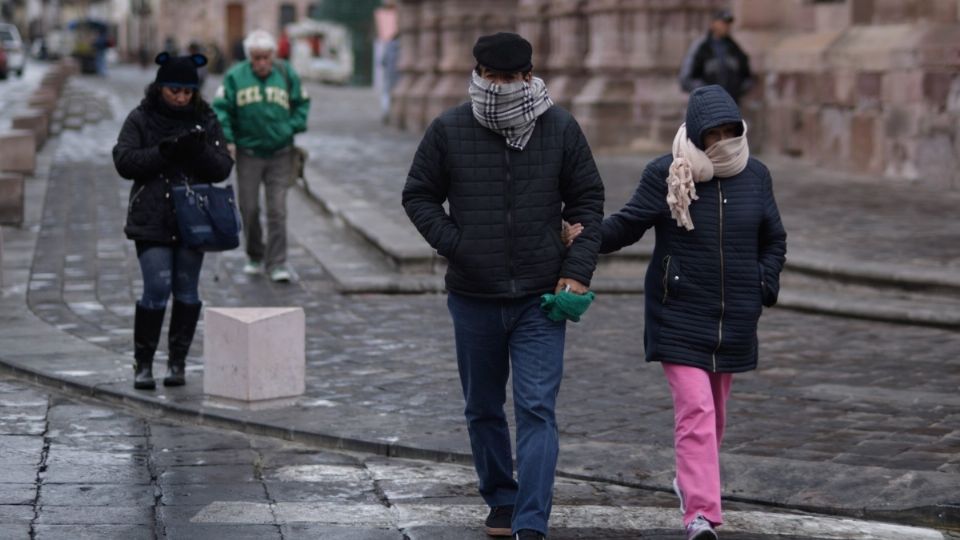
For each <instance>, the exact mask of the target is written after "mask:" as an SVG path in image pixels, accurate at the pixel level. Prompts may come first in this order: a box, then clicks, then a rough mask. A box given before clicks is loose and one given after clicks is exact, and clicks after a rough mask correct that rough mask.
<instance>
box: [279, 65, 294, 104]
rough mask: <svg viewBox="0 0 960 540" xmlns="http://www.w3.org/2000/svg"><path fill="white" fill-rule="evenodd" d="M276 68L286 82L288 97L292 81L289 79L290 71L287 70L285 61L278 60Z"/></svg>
mask: <svg viewBox="0 0 960 540" xmlns="http://www.w3.org/2000/svg"><path fill="white" fill-rule="evenodd" d="M277 69H278V70H280V74H281V75H283V80H284V81H286V83H287V99H290V92H292V91H293V81H292V80H290V71H288V70H287V61H286V60H280V61H278V62H277Z"/></svg>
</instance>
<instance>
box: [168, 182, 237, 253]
mask: <svg viewBox="0 0 960 540" xmlns="http://www.w3.org/2000/svg"><path fill="white" fill-rule="evenodd" d="M171 191H172V192H173V208H174V210H175V212H176V215H177V228H179V229H180V240H181V242H182V243H183V244H184V245H185V246H187V247H189V248H192V249H196V250H199V251H228V250H231V249H233V248H235V247H237V246H239V245H240V230H241V223H240V212H239V211H238V210H237V203H236V197H234V196H233V186H229V185H228V186H225V187H218V186H214V185H212V184H189V183H187V182H184V183H183V184H182V185H174V186H173V188H172V190H171Z"/></svg>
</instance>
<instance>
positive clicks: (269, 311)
mask: <svg viewBox="0 0 960 540" xmlns="http://www.w3.org/2000/svg"><path fill="white" fill-rule="evenodd" d="M305 325H306V319H305V316H304V313H303V309H302V308H206V309H204V330H203V356H204V358H203V363H204V368H203V392H204V393H205V394H210V395H212V396H219V397H225V398H230V399H236V400H242V401H259V400H265V399H276V398H283V397H291V396H298V395H300V394H303V392H304V390H305V389H306V383H305V375H306V373H305V371H306V336H305Z"/></svg>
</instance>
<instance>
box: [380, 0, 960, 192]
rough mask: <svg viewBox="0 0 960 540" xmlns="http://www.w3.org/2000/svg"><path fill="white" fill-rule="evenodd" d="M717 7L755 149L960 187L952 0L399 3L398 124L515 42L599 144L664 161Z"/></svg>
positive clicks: (958, 77)
mask: <svg viewBox="0 0 960 540" xmlns="http://www.w3.org/2000/svg"><path fill="white" fill-rule="evenodd" d="M720 7H730V8H732V9H733V11H734V13H735V15H736V18H737V20H736V23H735V26H734V34H735V37H736V39H737V40H738V41H739V42H740V44H741V46H743V48H744V49H745V50H746V51H747V52H748V54H750V55H751V64H752V66H753V68H754V70H755V71H756V73H757V83H758V84H757V87H756V88H755V90H754V92H752V93H751V95H750V96H748V97H747V98H745V99H744V100H743V103H742V108H743V111H744V115H745V116H746V118H747V120H748V122H749V123H750V124H751V134H752V135H753V136H752V137H751V146H752V147H753V148H755V149H756V150H759V151H763V152H776V153H786V154H790V155H794V156H799V157H802V158H804V159H807V160H810V161H812V162H815V163H818V164H821V165H824V166H828V167H834V168H837V169H842V170H848V171H858V172H865V173H873V174H878V175H883V176H886V177H890V178H897V179H906V180H909V181H918V182H924V183H928V184H931V185H937V186H943V187H950V188H954V189H960V134H958V126H960V2H958V1H957V0H846V1H837V2H811V1H809V0H778V1H776V2H771V1H769V0H731V1H730V2H726V1H721V0H684V1H673V0H589V1H586V0H496V1H490V2H484V3H482V4H481V3H477V2H469V1H466V0H401V2H400V9H401V11H400V12H401V26H402V30H401V41H402V44H403V50H402V53H401V54H402V60H401V70H402V71H403V73H404V78H403V79H402V82H401V83H400V85H399V86H398V88H397V90H396V91H395V94H396V99H395V100H394V103H395V105H394V107H395V109H394V111H393V115H392V117H393V119H394V122H395V123H396V124H398V125H402V126H404V127H407V128H410V129H413V130H419V129H422V128H423V127H424V126H425V125H426V123H427V122H429V120H430V119H431V118H432V117H433V116H435V115H436V114H438V113H439V112H440V111H442V110H443V109H444V108H446V107H448V106H450V105H453V104H456V103H458V102H460V101H463V100H465V99H466V90H465V89H466V81H467V77H468V76H469V70H470V68H471V67H472V65H473V58H472V56H471V55H470V48H471V46H472V44H473V41H474V40H475V39H476V36H477V35H479V33H482V32H493V31H497V30H514V31H519V32H520V33H521V34H523V35H524V36H525V37H527V38H528V39H530V40H531V42H532V43H533V44H534V47H535V50H534V66H535V68H534V69H535V71H536V73H537V75H539V76H542V77H544V79H546V80H547V83H548V87H549V89H550V92H551V95H552V96H553V97H554V100H555V101H556V102H557V103H558V104H560V105H561V106H563V107H565V108H567V109H570V110H572V111H573V112H574V114H575V115H576V116H577V119H578V120H579V121H580V123H581V125H582V126H583V127H584V130H585V132H586V133H587V136H588V137H589V139H590V142H591V144H592V145H593V146H595V147H629V148H635V149H657V150H665V149H667V148H668V144H669V142H670V140H671V139H672V137H673V134H674V133H675V131H676V129H677V127H678V125H679V123H680V122H681V121H682V118H683V112H684V107H685V104H686V95H685V94H683V93H682V92H681V91H680V89H679V85H678V82H677V74H678V71H679V66H680V63H681V61H682V58H683V55H684V53H685V52H686V50H687V47H688V46H689V44H690V43H691V42H692V41H693V40H694V39H696V38H697V37H699V36H701V35H702V34H703V33H704V32H705V29H706V27H707V25H708V24H709V21H710V17H711V13H712V12H713V11H714V10H716V9H717V8H720Z"/></svg>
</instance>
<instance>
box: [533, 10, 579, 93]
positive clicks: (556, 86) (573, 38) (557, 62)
mask: <svg viewBox="0 0 960 540" xmlns="http://www.w3.org/2000/svg"><path fill="white" fill-rule="evenodd" d="M584 4H586V2H585V1H584V0H551V1H550V2H548V6H547V9H546V12H545V14H546V17H547V37H548V40H549V45H548V47H547V48H548V49H549V51H548V56H547V59H546V63H545V64H546V65H545V66H544V67H545V68H546V71H547V74H548V78H546V81H547V89H548V90H549V91H550V97H551V98H553V101H554V102H555V103H557V104H558V105H560V106H561V107H563V108H565V109H567V110H572V109H573V98H574V97H575V96H576V95H577V94H578V93H580V90H582V89H583V85H584V84H586V70H585V68H584V65H583V61H584V56H585V55H586V53H587V24H586V19H584V17H583V12H582V9H583V6H584ZM534 54H536V51H534ZM534 69H537V67H536V65H535V66H534Z"/></svg>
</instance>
